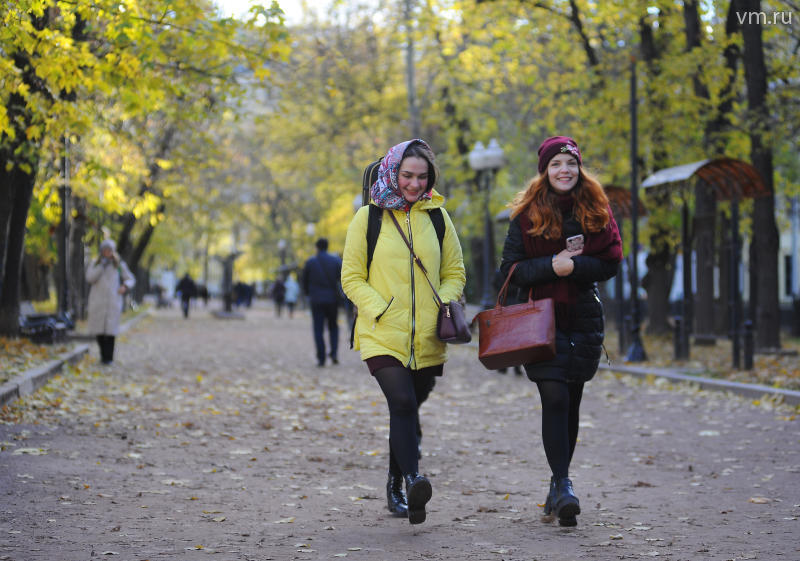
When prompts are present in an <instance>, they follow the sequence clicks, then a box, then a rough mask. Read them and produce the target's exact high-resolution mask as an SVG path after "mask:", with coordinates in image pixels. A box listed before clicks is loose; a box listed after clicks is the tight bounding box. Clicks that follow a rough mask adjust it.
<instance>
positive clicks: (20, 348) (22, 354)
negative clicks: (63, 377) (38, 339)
mask: <svg viewBox="0 0 800 561" xmlns="http://www.w3.org/2000/svg"><path fill="white" fill-rule="evenodd" d="M74 347H75V344H74V343H72V342H70V341H67V342H65V343H59V344H55V345H37V344H35V343H31V342H30V341H29V340H28V339H23V338H20V339H7V338H5V337H0V349H1V350H2V352H0V384H5V383H6V382H8V381H9V380H10V379H12V378H14V377H15V376H18V375H19V374H22V373H23V372H26V371H27V370H30V369H31V368H36V367H37V366H41V365H43V364H46V363H48V362H50V361H51V360H55V359H57V358H59V357H60V356H61V355H63V354H65V353H67V352H68V351H70V350H71V349H73V348H74Z"/></svg>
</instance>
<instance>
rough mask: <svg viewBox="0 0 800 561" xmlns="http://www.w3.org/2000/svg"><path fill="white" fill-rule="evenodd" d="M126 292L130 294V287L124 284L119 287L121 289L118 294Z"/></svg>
mask: <svg viewBox="0 0 800 561" xmlns="http://www.w3.org/2000/svg"><path fill="white" fill-rule="evenodd" d="M126 292H128V287H127V286H125V285H124V284H121V285H119V288H118V289H117V293H118V294H125V293H126Z"/></svg>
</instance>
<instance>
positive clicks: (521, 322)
mask: <svg viewBox="0 0 800 561" xmlns="http://www.w3.org/2000/svg"><path fill="white" fill-rule="evenodd" d="M516 267H517V264H516V263H514V264H513V265H512V266H511V270H510V271H509V272H508V277H507V278H506V282H505V283H504V284H503V288H501V289H500V292H499V293H498V295H497V304H495V307H494V308H490V309H488V310H484V311H482V312H480V313H479V314H477V315H476V316H475V320H477V321H478V359H479V360H480V361H481V362H482V363H483V365H484V366H485V367H486V368H488V369H490V370H497V369H500V368H509V367H511V366H520V365H523V364H530V363H532V362H541V361H544V360H551V359H553V358H555V356H556V317H555V302H554V301H553V299H552V298H544V299H542V300H534V299H533V289H532V288H531V290H529V291H528V301H527V302H523V303H522V304H513V305H511V306H506V305H505V302H506V294H507V292H508V284H509V281H510V280H511V275H512V274H513V273H514V269H515V268H516ZM473 321H474V320H473Z"/></svg>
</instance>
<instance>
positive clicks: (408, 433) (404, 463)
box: [374, 366, 436, 475]
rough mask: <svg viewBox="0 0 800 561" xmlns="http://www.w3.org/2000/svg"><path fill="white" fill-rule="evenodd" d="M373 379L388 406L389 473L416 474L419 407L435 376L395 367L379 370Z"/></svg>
mask: <svg viewBox="0 0 800 561" xmlns="http://www.w3.org/2000/svg"><path fill="white" fill-rule="evenodd" d="M374 376H375V379H377V380H378V384H380V386H381V390H383V395H385V396H386V403H387V404H388V405H389V472H390V473H392V474H393V475H401V474H409V473H417V472H418V471H419V461H418V457H417V450H418V448H417V446H418V442H417V433H418V431H419V406H420V405H422V403H423V402H424V401H425V400H426V399H427V398H428V395H430V393H431V390H432V389H433V386H434V385H435V384H436V377H435V376H434V375H429V374H420V373H414V372H412V371H411V370H410V369H408V368H403V367H399V366H388V367H386V368H381V369H380V370H377V371H375V374H374Z"/></svg>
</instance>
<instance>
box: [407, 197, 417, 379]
mask: <svg viewBox="0 0 800 561" xmlns="http://www.w3.org/2000/svg"><path fill="white" fill-rule="evenodd" d="M406 226H407V227H408V243H410V244H411V248H412V249H413V248H414V237H413V235H412V234H411V209H408V210H407V211H406ZM409 259H410V260H411V356H410V357H408V364H406V368H411V363H412V362H415V357H414V334H415V331H416V328H417V301H416V292H415V291H414V257H413V256H411V254H410V253H409Z"/></svg>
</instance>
